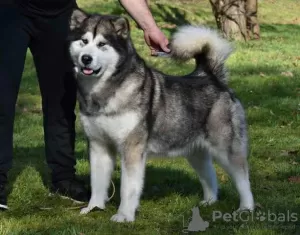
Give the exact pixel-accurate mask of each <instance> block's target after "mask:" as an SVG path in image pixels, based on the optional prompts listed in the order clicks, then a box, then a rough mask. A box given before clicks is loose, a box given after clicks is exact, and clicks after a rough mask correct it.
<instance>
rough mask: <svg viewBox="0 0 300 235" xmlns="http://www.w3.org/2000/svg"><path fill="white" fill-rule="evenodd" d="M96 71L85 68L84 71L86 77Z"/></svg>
mask: <svg viewBox="0 0 300 235" xmlns="http://www.w3.org/2000/svg"><path fill="white" fill-rule="evenodd" d="M93 72H94V71H93V70H92V69H88V68H85V69H83V73H84V74H86V75H91V74H92V73H93Z"/></svg>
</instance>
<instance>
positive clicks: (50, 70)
mask: <svg viewBox="0 0 300 235" xmlns="http://www.w3.org/2000/svg"><path fill="white" fill-rule="evenodd" d="M70 14H71V10H70V11H69V12H65V13H62V14H61V15H59V16H55V17H52V18H46V17H37V16H27V15H24V14H23V13H22V11H21V10H20V9H18V8H17V7H14V6H7V7H2V6H0V30H1V36H0V183H3V182H4V183H5V182H6V181H7V176H6V175H7V172H8V170H9V169H10V168H11V166H12V156H13V124H14V117H15V104H16V100H17V95H18V91H19V86H20V80H21V76H22V72H23V68H24V62H25V57H26V51H27V48H30V50H31V53H32V55H33V59H34V63H35V67H36V71H37V75H38V82H39V86H40V91H41V95H42V107H43V125H44V136H45V137H44V138H45V139H44V140H45V154H46V160H47V163H48V165H49V167H50V169H51V172H52V180H53V181H59V180H64V179H68V178H72V177H73V176H74V174H75V169H74V166H75V163H76V161H75V159H74V142H75V114H74V109H75V104H76V85H75V79H74V77H73V73H72V67H71V63H70V60H69V59H68V50H67V49H68V48H67V44H66V38H67V34H68V30H69V27H68V19H69V17H70Z"/></svg>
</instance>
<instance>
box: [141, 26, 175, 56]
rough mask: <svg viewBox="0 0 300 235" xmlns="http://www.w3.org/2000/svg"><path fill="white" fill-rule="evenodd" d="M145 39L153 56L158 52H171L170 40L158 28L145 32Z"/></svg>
mask: <svg viewBox="0 0 300 235" xmlns="http://www.w3.org/2000/svg"><path fill="white" fill-rule="evenodd" d="M144 37H145V41H146V43H147V45H148V46H149V47H150V50H151V55H156V52H158V51H164V52H167V53H169V52H170V49H169V48H168V44H169V40H168V39H167V38H166V36H165V35H164V33H163V32H162V31H161V30H160V29H159V28H158V27H154V28H151V29H147V30H144Z"/></svg>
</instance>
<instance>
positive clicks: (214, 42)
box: [70, 9, 254, 222]
mask: <svg viewBox="0 0 300 235" xmlns="http://www.w3.org/2000/svg"><path fill="white" fill-rule="evenodd" d="M70 28H71V35H70V55H71V58H72V61H73V63H74V68H75V73H76V77H77V82H78V93H79V94H78V96H79V98H78V99H79V103H80V116H81V121H82V125H83V128H84V131H85V133H86V136H87V138H88V144H89V154H90V166H91V189H92V196H91V199H90V202H89V204H88V206H87V207H86V208H84V209H82V210H81V213H82V214H85V213H88V212H89V211H91V210H92V209H93V208H95V207H98V208H101V209H103V208H104V207H105V202H106V201H107V198H108V188H109V185H110V180H111V175H112V171H113V169H114V163H115V161H116V155H117V153H119V154H120V155H121V159H122V160H121V162H122V163H121V165H122V176H121V204H120V207H119V209H118V213H117V214H116V215H114V216H113V217H112V218H111V220H113V221H116V222H124V221H134V220H135V213H136V210H137V207H138V206H139V200H140V197H141V193H142V188H143V181H144V174H145V165H146V159H147V156H148V155H158V156H163V157H164V156H172V157H173V156H185V157H186V158H187V160H188V162H189V163H190V164H191V166H192V167H193V168H194V169H195V171H196V172H197V174H198V175H199V178H200V182H201V184H202V187H203V194H204V198H203V201H202V202H201V203H202V204H208V205H209V204H212V203H214V202H215V201H216V200H217V191H218V184H217V178H216V173H215V170H214V167H213V163H212V160H213V159H215V160H216V161H217V162H218V163H219V164H220V165H221V166H222V167H223V168H224V169H225V170H226V171H227V172H228V173H229V174H230V175H231V177H232V179H233V181H234V183H235V185H236V188H237V191H238V192H239V195H240V207H239V209H249V210H253V208H254V202H253V197H252V192H251V189H250V182H249V172H248V163H247V152H248V150H247V131H246V121H245V114H244V110H243V107H242V105H241V103H240V102H239V100H238V99H237V98H236V97H235V96H234V94H233V93H232V91H231V90H230V89H229V88H228V86H227V74H226V70H225V68H224V62H225V60H226V58H227V57H228V56H229V54H230V52H231V47H230V45H229V43H228V42H227V41H225V40H224V39H222V38H221V37H220V36H219V35H218V34H217V33H216V32H214V31H212V30H210V29H208V28H205V27H196V26H184V27H181V28H179V30H178V31H177V32H176V33H175V34H174V35H173V37H172V39H171V41H170V49H171V57H173V58H174V59H177V60H188V59H191V58H195V60H196V68H195V70H194V71H193V72H192V73H191V74H188V75H185V76H180V77H176V76H169V75H166V74H163V73H161V72H159V71H156V70H154V69H152V68H150V67H149V66H147V65H146V64H145V62H144V60H143V59H142V58H141V57H140V56H139V55H138V54H137V53H136V50H135V49H134V47H133V44H132V41H131V38H130V30H129V23H128V21H127V20H126V19H125V18H123V17H118V16H110V15H97V14H95V15H89V14H86V13H85V12H83V11H81V10H79V9H76V10H74V12H73V15H72V17H71V20H70Z"/></svg>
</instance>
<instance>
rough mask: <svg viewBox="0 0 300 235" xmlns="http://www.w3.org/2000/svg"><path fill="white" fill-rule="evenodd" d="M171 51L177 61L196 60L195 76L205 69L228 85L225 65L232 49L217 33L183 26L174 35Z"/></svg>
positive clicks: (202, 28) (203, 28)
mask: <svg viewBox="0 0 300 235" xmlns="http://www.w3.org/2000/svg"><path fill="white" fill-rule="evenodd" d="M170 49H171V56H172V57H173V58H175V59H177V60H188V59H191V58H195V59H196V69H195V71H194V74H196V75H197V74H200V73H201V72H202V73H203V69H204V72H206V73H210V74H212V75H214V76H215V77H216V78H217V79H218V80H219V81H220V82H223V83H227V76H226V70H225V67H224V63H225V60H226V59H227V58H228V56H229V55H230V53H231V52H232V47H231V45H230V43H229V42H228V41H227V40H225V39H224V38H222V37H221V36H220V35H219V34H218V33H217V32H216V31H214V30H212V29H209V28H206V27H203V26H190V25H189V26H182V27H180V28H179V29H178V31H177V32H176V33H174V34H173V36H172V39H171V43H170Z"/></svg>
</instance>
